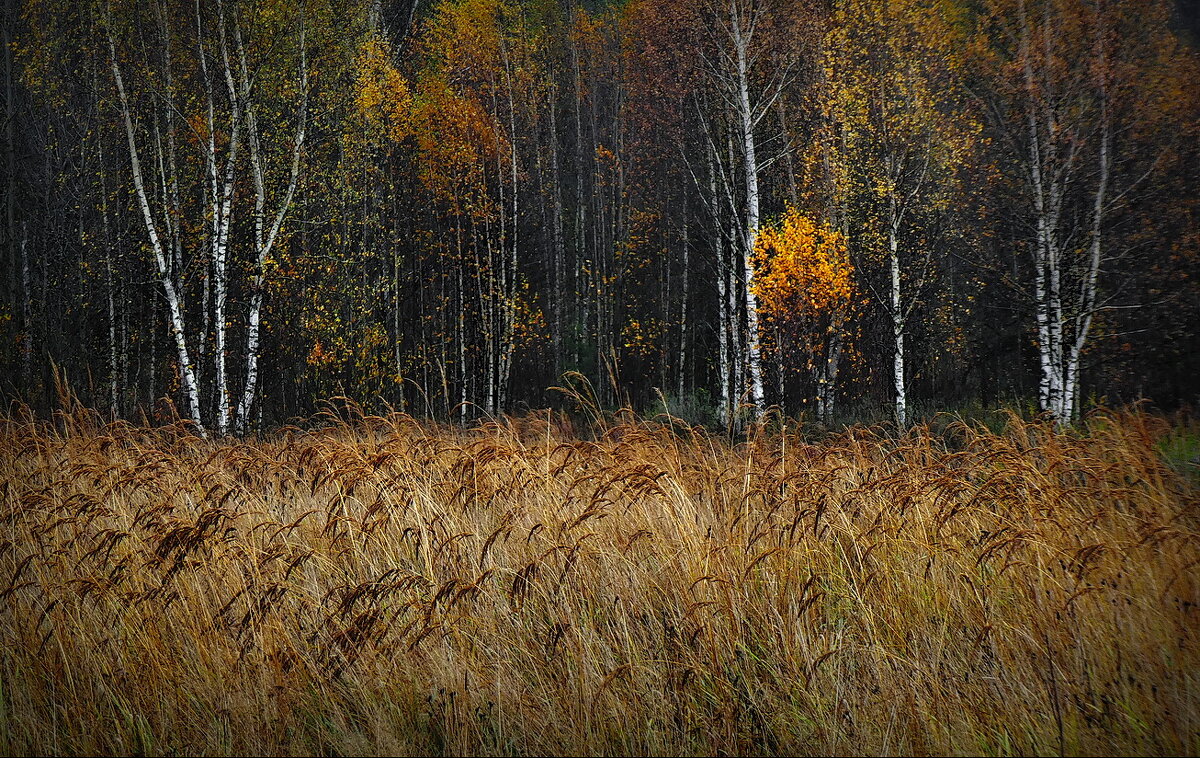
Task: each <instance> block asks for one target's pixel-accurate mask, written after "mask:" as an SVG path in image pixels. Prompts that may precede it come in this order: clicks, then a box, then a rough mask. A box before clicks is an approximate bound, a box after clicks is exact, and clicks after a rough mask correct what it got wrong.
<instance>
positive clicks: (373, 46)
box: [354, 36, 413, 141]
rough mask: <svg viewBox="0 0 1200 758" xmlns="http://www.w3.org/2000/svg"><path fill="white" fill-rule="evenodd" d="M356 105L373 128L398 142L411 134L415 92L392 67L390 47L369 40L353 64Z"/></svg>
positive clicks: (378, 39)
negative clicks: (413, 95) (413, 92)
mask: <svg viewBox="0 0 1200 758" xmlns="http://www.w3.org/2000/svg"><path fill="white" fill-rule="evenodd" d="M354 71H355V82H354V85H355V98H354V102H355V105H356V106H358V111H359V113H360V114H361V115H362V117H363V119H365V120H366V122H367V124H368V125H369V126H372V127H374V128H376V129H378V130H380V131H382V132H383V133H384V134H386V135H387V136H388V137H390V138H391V139H393V140H395V141H400V140H402V139H404V138H405V137H407V136H408V135H409V134H411V133H412V116H411V112H412V104H413V97H412V91H411V89H410V88H409V86H408V82H407V81H406V80H405V78H404V76H403V75H402V74H401V73H400V72H399V71H398V70H396V67H395V66H394V65H392V60H391V51H390V50H389V48H388V44H387V43H386V42H385V41H383V40H382V39H380V38H379V37H374V36H373V37H370V38H369V39H368V40H367V41H366V42H365V43H363V45H362V48H361V49H360V50H359V53H358V57H357V58H356V59H355V61H354Z"/></svg>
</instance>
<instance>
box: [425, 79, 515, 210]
mask: <svg viewBox="0 0 1200 758" xmlns="http://www.w3.org/2000/svg"><path fill="white" fill-rule="evenodd" d="M415 120H416V124H417V127H418V128H417V129H416V134H417V146H418V149H419V150H418V155H419V157H420V173H421V181H422V182H423V183H424V185H425V187H426V189H428V190H429V191H430V192H432V193H433V194H434V195H435V196H436V197H437V198H438V199H439V200H440V201H443V202H444V203H446V204H447V205H448V206H450V207H452V208H454V209H455V210H456V211H457V212H465V213H469V214H472V215H475V216H480V217H481V216H483V215H487V214H488V213H490V212H492V211H493V210H494V209H492V208H491V206H492V203H491V202H490V199H489V194H488V188H487V176H488V169H489V167H494V166H495V163H496V157H497V155H501V154H504V153H505V152H507V151H508V142H507V140H505V138H504V136H503V135H502V134H500V132H499V131H498V129H497V128H496V124H495V121H494V119H493V118H492V115H491V114H490V113H488V112H487V111H486V110H484V108H483V106H482V105H480V104H479V102H478V101H477V100H475V99H474V98H472V97H468V96H462V95H458V94H456V93H455V92H453V91H452V90H451V89H450V88H449V87H447V86H445V84H444V83H443V82H439V81H436V80H434V81H428V82H425V83H424V86H423V87H422V89H421V92H420V97H419V99H418V106H417V111H416V119H415Z"/></svg>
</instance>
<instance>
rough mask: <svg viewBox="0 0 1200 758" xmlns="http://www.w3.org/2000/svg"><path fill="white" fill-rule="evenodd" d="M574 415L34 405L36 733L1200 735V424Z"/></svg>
mask: <svg viewBox="0 0 1200 758" xmlns="http://www.w3.org/2000/svg"><path fill="white" fill-rule="evenodd" d="M559 421H560V420H559V419H558V418H557V417H554V416H551V415H549V414H542V415H534V416H530V417H527V418H523V419H506V420H501V421H498V422H493V423H488V424H484V425H481V426H479V427H477V428H475V429H469V430H464V429H458V428H454V427H448V426H440V425H434V424H430V423H424V422H418V421H416V420H413V419H410V418H408V417H404V416H393V417H387V418H377V417H372V418H359V419H355V420H354V421H353V422H349V423H336V424H333V423H331V424H329V425H327V426H326V427H325V428H318V429H312V430H308V431H300V430H295V429H285V430H281V431H279V432H276V433H273V434H269V435H264V436H263V437H261V438H258V439H253V440H244V441H221V442H217V441H204V440H200V439H197V438H195V437H193V436H191V435H189V434H188V433H187V432H186V430H185V429H184V428H182V427H180V426H174V427H166V428H160V429H145V428H137V427H133V426H129V425H125V424H101V423H99V422H98V421H96V420H95V418H94V417H93V416H91V415H89V414H87V413H84V412H77V413H72V414H69V415H60V416H59V417H58V418H57V419H56V420H55V422H53V423H49V422H36V421H33V420H31V419H30V418H28V417H23V416H20V415H18V416H16V417H14V416H9V417H4V418H0V685H2V691H0V752H2V753H4V754H29V753H43V754H45V753H61V754H94V753H105V754H111V753H119V754H137V753H141V754H163V753H167V754H169V753H184V754H198V753H204V754H284V755H288V754H313V753H322V754H329V755H337V754H343V755H349V754H360V753H362V754H499V755H518V754H576V755H599V754H724V755H730V754H739V755H740V754H827V753H868V754H884V753H907V754H924V753H934V754H962V753H968V754H996V755H999V754H1003V755H1014V754H1196V753H1200V665H1198V664H1200V568H1198V567H1200V482H1198V481H1197V479H1196V478H1195V477H1194V476H1193V475H1192V473H1190V469H1189V468H1188V467H1189V466H1192V463H1191V462H1190V460H1189V459H1186V458H1182V457H1180V454H1179V453H1178V450H1177V449H1184V450H1185V452H1186V450H1189V449H1190V448H1189V447H1187V446H1188V445H1189V444H1191V443H1189V442H1187V441H1188V440H1192V441H1194V440H1195V439H1196V438H1197V435H1196V429H1195V426H1194V424H1193V425H1191V426H1190V427H1188V428H1183V429H1181V428H1180V427H1179V426H1172V425H1171V424H1170V423H1169V422H1167V421H1166V420H1165V419H1163V418H1161V417H1157V416H1153V415H1149V414H1145V413H1134V412H1107V413H1098V414H1094V415H1092V416H1091V417H1090V418H1089V419H1088V420H1087V421H1086V422H1085V424H1084V425H1083V426H1081V427H1080V428H1078V429H1069V430H1064V431H1055V430H1053V429H1051V428H1049V427H1047V426H1043V425H1039V424H1031V423H1026V422H1022V421H1020V420H1019V419H1017V418H1015V417H1014V418H1012V419H1010V420H1009V423H1008V424H1007V425H1006V427H1005V428H1004V429H1003V430H1002V431H1000V432H992V431H988V430H987V429H985V428H983V427H976V426H971V425H968V424H948V425H943V426H942V427H941V428H940V429H939V431H938V433H936V434H934V433H932V432H931V431H930V430H929V428H928V427H917V428H914V429H912V430H911V431H909V432H908V433H907V434H905V435H903V436H895V435H888V434H885V433H883V432H881V431H878V430H876V431H872V430H867V429H862V428H858V429H850V430H847V431H845V432H843V433H840V434H837V435H834V436H831V437H829V438H827V439H823V440H821V441H820V442H819V443H811V442H808V441H806V440H805V439H804V438H802V437H800V436H798V435H791V434H780V433H771V432H769V431H766V430H761V431H759V432H758V433H755V434H752V435H750V436H749V437H748V438H746V439H743V440H739V441H736V442H730V441H728V440H726V439H725V438H723V437H719V436H714V435H711V434H709V433H706V432H704V431H703V430H701V429H689V428H686V427H684V426H680V425H676V424H666V425H663V424H658V423H653V422H645V421H631V422H628V423H622V424H617V423H613V424H607V425H603V426H602V427H601V428H599V429H598V430H597V431H596V433H595V434H594V435H592V438H591V439H588V440H582V439H578V438H576V437H574V436H571V435H569V434H567V433H565V432H563V431H562V427H563V425H562V424H561V423H559ZM1181 440H1182V442H1181ZM1164 451H1166V452H1165V453H1164ZM1172 451H1175V452H1172Z"/></svg>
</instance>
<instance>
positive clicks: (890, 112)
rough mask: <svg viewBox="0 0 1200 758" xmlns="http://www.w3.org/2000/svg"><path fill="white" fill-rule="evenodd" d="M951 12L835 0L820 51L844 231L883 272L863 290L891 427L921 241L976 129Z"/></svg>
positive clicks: (948, 196) (922, 263) (902, 393)
mask: <svg viewBox="0 0 1200 758" xmlns="http://www.w3.org/2000/svg"><path fill="white" fill-rule="evenodd" d="M960 13H961V6H959V5H958V4H955V3H951V2H946V1H945V0H843V2H840V3H838V4H837V6H836V8H835V10H834V14H833V19H832V24H831V27H830V33H829V35H828V37H827V39H826V45H825V61H824V66H825V69H826V70H825V81H827V82H828V97H829V109H830V112H831V116H832V121H833V122H834V123H836V124H837V125H838V130H839V132H838V134H837V135H836V139H833V140H830V152H831V153H832V154H833V155H834V159H835V161H836V162H837V163H838V164H839V166H838V175H839V177H840V180H841V181H840V183H839V189H840V194H842V195H843V197H842V198H841V202H840V204H841V205H842V206H843V208H842V218H843V220H844V229H845V231H846V233H847V235H848V236H849V237H850V238H851V243H852V245H853V247H854V248H855V250H856V252H857V253H858V254H859V255H860V256H861V259H862V261H863V262H864V264H867V265H870V266H871V267H872V268H876V267H879V268H883V269H884V270H885V272H886V273H885V275H884V277H882V278H883V279H884V280H885V281H886V286H882V287H876V286H872V289H873V291H874V292H875V295H876V299H877V300H878V301H879V304H880V305H882V306H883V308H884V310H885V311H886V312H887V314H888V320H889V321H890V325H891V336H892V346H893V349H892V386H893V391H894V411H895V420H896V423H897V424H898V425H899V426H901V427H903V426H904V425H905V424H906V423H907V420H908V407H907V405H908V404H907V394H906V387H905V382H906V371H905V362H906V355H905V344H904V341H905V336H906V334H907V332H908V331H909V329H910V326H911V322H910V319H911V318H912V317H913V315H914V311H915V310H916V307H917V305H918V304H919V303H920V301H921V295H922V292H923V291H924V290H926V288H927V287H928V285H929V284H930V282H931V281H932V280H933V278H934V275H935V274H936V269H937V266H938V261H937V260H936V259H935V257H934V254H933V245H932V244H931V237H932V236H933V234H934V227H937V226H940V225H941V224H942V222H943V220H944V217H945V215H946V212H947V211H948V209H949V207H950V203H951V201H952V199H953V197H954V195H955V182H956V170H957V168H958V166H959V165H960V164H961V163H962V162H963V161H964V160H965V156H966V155H967V154H968V151H970V150H971V149H972V145H973V144H974V142H975V139H976V136H977V134H978V131H979V130H978V127H977V125H976V122H975V120H974V119H973V117H972V114H971V110H970V109H969V108H967V107H966V105H967V103H968V102H969V100H968V97H967V95H966V91H965V89H964V88H963V86H962V83H963V78H964V76H963V75H964V69H963V55H962V48H963V46H964V34H963V32H962V29H963V21H962V19H961V18H959V15H958V14H960Z"/></svg>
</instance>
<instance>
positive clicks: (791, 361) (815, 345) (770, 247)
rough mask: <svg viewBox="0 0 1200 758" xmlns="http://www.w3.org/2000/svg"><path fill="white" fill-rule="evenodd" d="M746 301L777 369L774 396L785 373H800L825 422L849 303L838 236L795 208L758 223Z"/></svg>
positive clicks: (848, 270) (849, 274)
mask: <svg viewBox="0 0 1200 758" xmlns="http://www.w3.org/2000/svg"><path fill="white" fill-rule="evenodd" d="M752 260H753V265H754V271H755V277H754V283H753V287H754V295H755V297H757V298H758V303H759V308H760V309H761V317H762V326H763V328H762V330H761V332H760V334H761V335H762V341H763V347H764V349H765V350H766V351H767V352H768V353H773V354H774V355H775V356H776V360H777V363H778V366H779V374H778V380H779V397H780V401H781V402H782V401H783V400H784V398H785V387H786V384H787V378H786V377H787V374H788V373H789V372H791V371H798V370H799V371H803V372H805V373H806V374H807V375H808V376H809V377H810V378H811V381H812V385H813V388H814V389H815V394H816V400H817V415H818V417H819V418H820V419H821V421H822V422H825V423H828V422H829V421H830V418H829V416H830V414H831V408H830V407H829V404H828V398H829V389H830V387H829V385H830V384H831V383H832V381H833V377H832V376H831V375H830V371H831V367H833V366H836V365H837V363H838V359H839V357H840V356H839V354H840V352H841V351H842V349H843V345H844V342H843V340H842V339H841V334H842V330H843V327H844V325H845V322H846V320H847V318H848V317H849V316H850V315H851V313H852V312H853V309H854V307H855V303H856V297H855V291H856V290H855V285H854V271H853V267H852V266H851V263H850V254H849V251H848V249H847V247H846V238H845V237H844V236H843V235H842V233H841V232H839V231H837V230H835V229H832V228H831V227H829V226H828V225H826V224H819V223H815V222H813V221H812V220H811V219H809V218H808V217H806V216H804V215H802V214H801V213H800V212H799V211H797V210H796V209H795V208H790V207H789V208H788V209H787V211H786V212H785V213H784V214H783V217H782V218H780V219H779V220H778V221H776V222H775V223H772V224H766V225H764V226H763V227H762V228H761V229H760V230H759V233H758V235H757V237H756V239H755V243H754V254H753V259H752Z"/></svg>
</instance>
